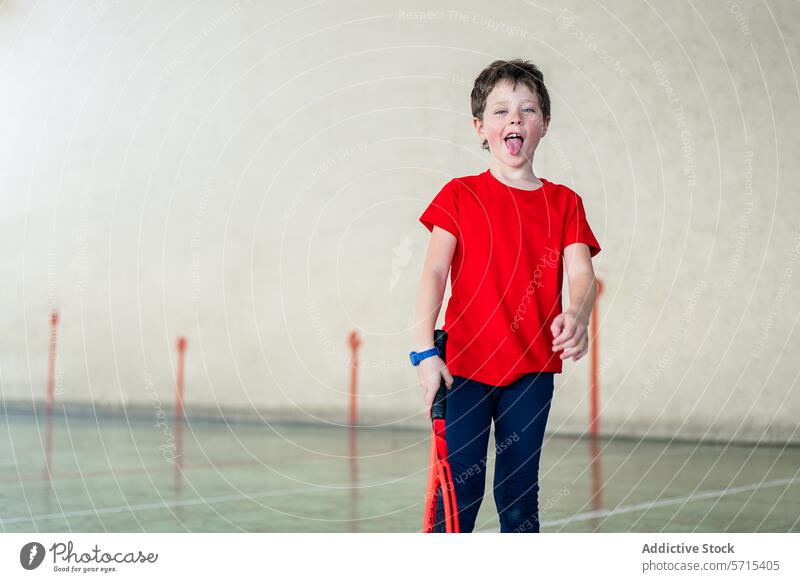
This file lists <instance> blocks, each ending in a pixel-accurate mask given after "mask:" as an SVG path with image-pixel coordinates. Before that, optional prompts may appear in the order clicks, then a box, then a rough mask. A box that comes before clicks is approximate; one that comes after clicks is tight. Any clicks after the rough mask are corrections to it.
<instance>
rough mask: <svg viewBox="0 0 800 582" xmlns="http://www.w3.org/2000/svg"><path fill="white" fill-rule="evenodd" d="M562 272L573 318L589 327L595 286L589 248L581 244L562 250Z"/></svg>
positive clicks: (595, 293) (595, 290)
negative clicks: (567, 286) (567, 289)
mask: <svg viewBox="0 0 800 582" xmlns="http://www.w3.org/2000/svg"><path fill="white" fill-rule="evenodd" d="M564 270H565V271H566V272H567V281H569V283H568V284H569V308H568V309H567V311H571V312H572V313H574V314H575V317H576V318H577V319H578V320H579V321H581V322H583V324H584V325H589V316H590V315H591V314H592V308H594V299H595V296H596V295H597V284H596V283H595V278H594V267H593V266H592V257H591V255H590V254H589V246H588V245H585V244H583V243H575V244H571V245H569V246H568V247H565V248H564Z"/></svg>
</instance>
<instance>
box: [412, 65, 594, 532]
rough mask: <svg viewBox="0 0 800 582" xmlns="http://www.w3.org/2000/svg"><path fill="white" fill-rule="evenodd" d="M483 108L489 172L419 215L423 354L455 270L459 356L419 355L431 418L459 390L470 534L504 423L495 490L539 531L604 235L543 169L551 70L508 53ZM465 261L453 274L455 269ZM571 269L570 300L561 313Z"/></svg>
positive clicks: (459, 481) (479, 84)
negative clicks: (561, 394) (435, 405)
mask: <svg viewBox="0 0 800 582" xmlns="http://www.w3.org/2000/svg"><path fill="white" fill-rule="evenodd" d="M472 115H473V124H474V126H475V130H476V131H477V133H478V136H479V138H480V139H481V142H482V144H481V145H482V147H483V148H484V149H488V150H489V153H490V168H489V169H488V170H486V171H485V172H483V173H482V174H477V175H474V176H464V177H461V178H455V179H453V180H451V181H450V182H448V183H447V184H446V185H445V186H444V187H443V188H442V190H441V191H440V192H439V193H438V194H437V195H436V197H435V198H434V200H433V201H432V202H431V204H430V205H429V206H428V208H427V209H426V210H425V212H424V213H423V214H422V216H420V222H422V224H423V225H425V227H426V228H428V230H430V231H431V234H432V236H431V241H430V245H429V247H428V253H427V256H426V258H425V265H424V268H423V274H422V280H421V283H420V289H419V294H418V298H417V306H416V313H417V316H416V322H417V323H416V331H415V345H414V348H413V349H414V351H416V352H423V351H425V350H430V348H432V347H433V330H434V326H435V324H436V319H437V317H438V315H439V310H440V308H441V304H442V298H443V296H444V290H445V286H446V280H447V273H448V271H451V275H450V277H451V279H450V280H451V288H452V294H451V297H450V300H449V302H448V305H447V311H446V313H445V324H444V326H443V329H444V330H445V331H446V332H447V333H448V340H447V350H446V352H447V355H446V357H447V362H446V363H445V362H443V361H442V359H441V358H440V357H438V356H437V355H436V354H435V353H434V354H433V355H430V356H428V357H426V358H425V359H423V360H422V361H420V362H419V363H418V364H417V365H418V368H417V369H418V376H419V383H420V385H421V386H422V388H423V391H424V403H425V412H426V416H428V417H429V418H430V407H431V403H432V402H433V398H434V396H435V394H436V391H437V390H438V388H439V384H440V382H441V380H442V379H444V381H445V383H446V385H447V388H448V395H447V408H446V419H445V422H446V425H447V445H448V450H449V461H450V466H451V468H452V472H453V481H454V487H455V493H456V500H457V503H458V510H459V522H460V526H461V531H462V532H470V531H472V530H473V528H474V526H475V518H476V516H477V513H478V508H479V507H480V504H481V502H482V500H483V493H484V487H485V469H486V447H487V443H488V439H489V429H490V426H491V423H492V421H494V427H495V450H496V463H495V475H494V497H495V502H496V504H497V509H498V514H499V517H500V531H501V532H538V531H539V503H538V491H539V458H540V453H541V446H542V441H543V439H544V431H545V425H546V423H547V416H548V414H549V411H550V402H551V399H552V396H553V376H554V374H556V373H560V372H561V364H562V360H564V359H566V358H569V357H571V358H572V359H573V360H579V359H580V358H581V357H583V356H584V355H585V354H586V351H587V349H588V343H589V338H588V335H587V327H588V322H589V315H590V313H591V310H592V307H593V305H594V299H595V295H596V285H595V278H594V270H593V268H592V260H591V257H593V256H594V255H596V254H597V253H598V252H600V245H599V244H598V242H597V240H596V239H595V236H594V234H593V233H592V231H591V229H590V228H589V225H588V223H587V222H586V216H585V213H584V208H583V202H582V200H581V198H580V196H578V195H577V194H576V193H575V192H573V191H572V190H570V189H569V188H567V187H566V186H562V185H560V184H555V183H552V182H549V181H547V180H545V179H544V178H538V177H537V176H536V175H535V174H534V172H533V155H534V152H535V151H536V146H537V145H538V144H539V140H540V139H541V138H542V137H543V136H544V135H545V134H546V133H547V127H548V125H549V123H550V98H549V95H548V93H547V88H546V87H545V85H544V78H543V75H542V73H541V71H540V70H539V69H538V68H537V67H536V66H535V65H533V64H532V63H530V62H528V61H523V60H521V59H515V60H513V61H495V62H493V63H492V64H491V65H489V67H487V68H486V69H484V70H483V71H482V72H481V73H480V75H478V78H477V79H476V80H475V84H474V87H473V89H472ZM451 268H452V270H451ZM563 269H566V271H567V278H568V280H569V297H570V304H569V309H567V311H565V312H563V313H562V309H561V286H562V280H563Z"/></svg>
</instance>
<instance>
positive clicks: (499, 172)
mask: <svg viewBox="0 0 800 582" xmlns="http://www.w3.org/2000/svg"><path fill="white" fill-rule="evenodd" d="M489 169H490V171H491V172H492V175H493V176H494V177H495V178H497V179H498V180H499V181H500V182H503V183H504V184H506V185H508V186H512V187H517V186H520V187H522V188H528V187H530V186H533V187H537V186H540V185H541V180H539V178H537V177H536V174H534V173H533V166H532V165H529V164H523V165H522V166H520V167H518V168H512V167H509V166H507V165H505V164H502V163H498V162H497V160H494V159H493V160H492V162H491V164H490V165H489Z"/></svg>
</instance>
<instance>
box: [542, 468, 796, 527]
mask: <svg viewBox="0 0 800 582" xmlns="http://www.w3.org/2000/svg"><path fill="white" fill-rule="evenodd" d="M793 483H800V477H787V478H785V479H775V480H774V481H764V482H762V483H754V484H752V485H740V486H739V487H726V488H725V489H715V490H712V491H703V492H702V493H695V494H693V495H685V496H682V497H669V498H667V499H656V500H653V501H643V502H642V503H635V504H633V505H624V506H622V507H615V508H613V509H597V510H594V511H586V512H583V513H576V514H575V515H571V516H569V517H564V518H561V519H554V520H547V521H542V522H541V525H542V526H545V527H547V526H555V525H564V524H568V523H573V522H576V521H586V520H587V519H594V518H597V517H608V516H612V515H619V514H623V513H634V512H636V511H645V510H648V509H652V508H654V507H667V506H670V505H678V504H679V503H687V502H691V501H699V500H702V499H715V498H718V497H724V496H725V495H734V494H736V493H743V492H745V491H753V490H755V489H762V488H767V487H779V486H780V485H791V484H793Z"/></svg>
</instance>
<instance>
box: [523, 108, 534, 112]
mask: <svg viewBox="0 0 800 582" xmlns="http://www.w3.org/2000/svg"><path fill="white" fill-rule="evenodd" d="M524 111H533V112H534V113H535V112H536V110H535V109H534V108H533V107H527V108H526V109H525V110H524Z"/></svg>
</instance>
